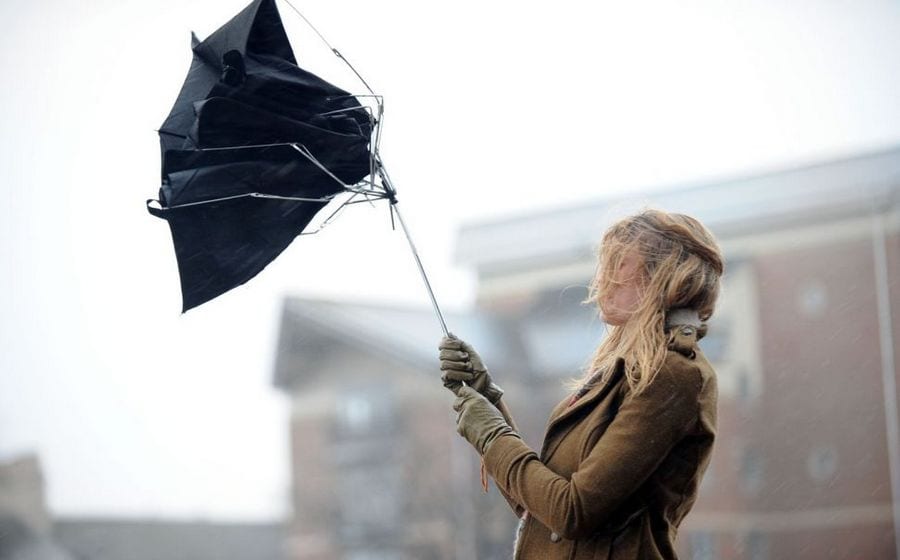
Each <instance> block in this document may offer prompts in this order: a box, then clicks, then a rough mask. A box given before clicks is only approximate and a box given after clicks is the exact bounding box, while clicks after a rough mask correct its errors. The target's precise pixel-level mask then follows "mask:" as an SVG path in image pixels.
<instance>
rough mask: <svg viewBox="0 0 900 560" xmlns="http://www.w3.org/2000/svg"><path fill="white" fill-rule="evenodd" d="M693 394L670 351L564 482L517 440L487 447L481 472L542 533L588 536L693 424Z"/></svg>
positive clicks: (696, 388) (683, 364)
mask: <svg viewBox="0 0 900 560" xmlns="http://www.w3.org/2000/svg"><path fill="white" fill-rule="evenodd" d="M701 388H702V377H701V375H700V372H699V369H698V368H697V367H696V366H694V365H693V364H692V363H690V362H689V361H688V360H686V359H684V358H683V357H681V356H680V355H678V356H677V357H673V355H672V352H670V353H669V355H668V356H667V360H666V363H665V364H664V366H663V368H662V369H661V370H660V371H659V373H657V375H656V378H655V379H654V380H653V381H652V382H651V383H650V384H649V385H648V386H647V387H646V388H645V389H644V390H643V391H641V392H640V393H637V394H632V395H629V396H628V397H626V399H625V400H624V401H623V402H622V405H621V407H620V408H619V411H618V413H617V414H616V417H615V418H614V419H613V421H612V422H611V423H610V425H609V427H608V428H607V430H606V432H605V433H604V434H603V435H602V436H601V437H600V439H599V440H598V441H597V443H596V444H595V445H594V448H593V449H592V450H591V452H590V453H589V454H588V456H587V457H586V458H585V459H584V460H583V461H582V462H581V464H580V465H579V467H578V470H577V471H576V472H574V473H573V474H572V477H571V479H566V478H565V477H563V476H560V475H558V474H556V473H555V472H553V471H552V470H550V469H549V468H547V466H545V465H544V464H543V463H541V461H540V459H539V458H538V455H537V453H535V452H534V451H533V450H532V449H531V448H530V447H528V446H527V445H526V444H525V443H524V442H523V441H522V440H521V439H520V438H518V437H514V436H509V435H505V436H501V437H500V438H498V439H497V440H496V441H494V442H493V443H492V444H491V445H490V446H489V447H488V449H487V452H486V453H485V455H484V459H485V465H486V466H487V469H488V472H489V473H490V474H491V476H492V477H493V478H494V480H495V481H496V483H497V486H498V487H499V488H502V491H503V494H504V496H509V499H512V500H513V501H515V502H516V503H519V504H521V505H522V506H523V507H524V508H525V509H526V510H528V512H529V514H530V515H533V516H534V517H535V518H537V520H538V521H540V522H541V523H542V524H544V525H545V526H546V527H548V528H550V529H551V530H552V531H554V532H556V533H558V534H559V535H561V536H562V537H564V538H567V539H578V538H583V537H587V536H590V535H592V534H594V533H596V532H597V531H598V530H599V529H600V528H601V527H602V526H603V524H604V523H605V522H606V521H607V520H608V518H609V516H610V514H612V513H613V512H614V511H615V510H616V508H617V507H618V506H619V505H620V504H621V503H622V502H623V501H624V500H625V499H626V498H628V496H630V495H631V494H632V493H633V492H635V491H636V490H637V489H638V488H639V487H640V486H641V485H642V484H643V483H644V481H646V480H647V479H648V478H649V477H650V475H651V474H652V473H653V472H654V471H655V470H656V468H657V467H658V466H659V464H660V463H661V462H662V461H663V459H665V457H666V455H668V453H669V451H671V449H672V448H673V447H674V446H675V444H676V443H678V441H679V440H681V439H682V438H683V437H684V436H685V435H686V433H687V432H688V431H689V429H690V427H691V426H692V425H693V423H694V422H696V421H697V418H698V413H699V398H698V396H699V393H700V390H701Z"/></svg>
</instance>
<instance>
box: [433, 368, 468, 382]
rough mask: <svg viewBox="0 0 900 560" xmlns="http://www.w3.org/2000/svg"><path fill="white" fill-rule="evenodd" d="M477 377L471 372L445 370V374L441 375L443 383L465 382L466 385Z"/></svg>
mask: <svg viewBox="0 0 900 560" xmlns="http://www.w3.org/2000/svg"><path fill="white" fill-rule="evenodd" d="M474 377H475V375H474V374H472V372H469V371H459V370H458V369H448V370H444V373H443V374H442V375H441V381H443V382H445V383H446V382H447V381H457V382H458V381H465V382H466V383H468V382H470V381H472V379H473V378H474Z"/></svg>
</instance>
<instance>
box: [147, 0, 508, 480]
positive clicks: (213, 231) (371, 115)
mask: <svg viewBox="0 0 900 560" xmlns="http://www.w3.org/2000/svg"><path fill="white" fill-rule="evenodd" d="M288 5H290V6H291V8H293V9H294V10H295V11H296V12H297V14H298V15H299V16H300V17H301V18H303V20H304V21H306V23H307V24H309V25H310V27H312V24H311V23H310V22H309V20H307V19H306V18H305V17H303V14H301V13H300V12H299V11H297V10H296V8H294V7H293V5H291V4H290V2H288ZM312 28H313V30H314V31H315V32H316V33H317V34H318V35H319V37H320V38H321V39H322V40H323V41H324V42H325V43H326V44H328V42H327V41H325V38H324V37H323V36H322V35H321V33H319V32H318V31H317V30H316V29H315V27H312ZM328 46H329V48H331V50H332V52H333V53H334V54H335V55H337V57H338V58H340V59H341V60H343V61H344V62H345V63H347V65H348V66H349V67H350V69H351V70H352V71H353V73H354V74H356V77H357V78H359V79H360V81H361V82H362V83H363V85H364V86H365V87H366V89H367V90H368V91H369V94H370V95H366V96H359V95H351V94H350V93H349V92H347V91H344V90H342V89H340V88H338V87H336V86H334V85H332V84H330V83H328V82H326V81H325V80H323V79H321V78H319V77H318V76H316V75H314V74H312V73H310V72H309V71H307V70H304V69H302V68H300V67H299V66H298V64H297V59H296V58H295V57H294V53H293V50H292V49H291V45H290V42H289V41H288V38H287V34H286V32H285V30H284V26H283V25H282V22H281V17H280V15H279V13H278V9H277V7H276V6H275V2H274V0H254V1H253V2H252V3H251V4H250V5H249V6H247V7H246V8H245V9H244V10H243V11H241V12H240V13H239V14H238V15H236V16H235V17H234V18H232V19H231V21H229V22H228V23H226V24H225V25H223V26H222V27H221V28H219V29H218V30H216V31H215V32H214V33H213V34H212V35H210V36H209V37H208V38H207V39H206V40H205V41H202V42H201V41H199V40H198V39H197V37H196V36H192V51H193V60H192V62H191V67H190V70H189V71H188V75H187V78H186V80H185V82H184V85H183V86H182V89H181V92H180V93H179V94H178V97H177V99H176V101H175V105H174V106H173V107H172V111H171V112H170V113H169V116H168V117H167V118H166V120H165V122H164V123H163V124H162V126H161V127H160V129H159V138H160V148H161V151H162V185H161V188H160V190H159V199H158V200H153V199H151V200H148V201H147V209H148V211H149V212H150V213H151V214H152V215H154V216H157V217H159V218H163V219H165V220H167V221H168V223H169V227H170V229H171V232H172V239H173V242H174V245H175V256H176V259H177V261H178V271H179V275H180V277H181V291H182V310H183V311H187V310H189V309H192V308H194V307H196V306H198V305H201V304H203V303H205V302H207V301H209V300H211V299H213V298H215V297H217V296H219V295H221V294H223V293H225V292H227V291H228V290H231V289H232V288H235V287H237V286H239V285H241V284H244V283H245V282H247V281H248V280H250V279H251V278H253V277H254V276H256V275H257V274H258V273H259V272H260V271H262V269H263V268H265V267H266V265H268V264H269V263H270V262H272V260H274V259H275V258H276V257H277V256H278V255H279V254H281V252H282V251H284V250H285V249H286V248H287V246H288V245H290V243H291V242H292V241H293V240H294V238H296V237H297V236H298V235H303V234H305V233H315V232H305V231H304V230H305V229H306V227H307V226H308V225H309V223H310V222H311V221H312V219H313V218H314V217H315V215H316V214H317V213H318V212H319V211H320V210H322V209H323V208H324V207H325V206H326V205H327V204H329V203H330V202H332V201H335V200H337V199H338V197H341V196H343V197H345V198H344V199H343V201H342V202H341V204H340V205H339V206H338V208H337V209H336V210H335V211H334V212H332V214H331V215H330V216H329V217H328V218H327V219H326V220H325V221H324V222H323V226H324V224H327V223H328V222H329V221H330V220H331V218H333V217H334V216H335V215H336V214H337V212H339V211H340V210H341V209H342V208H344V207H345V206H347V205H349V204H356V203H360V202H371V201H373V200H379V199H384V200H388V201H389V202H390V209H391V218H392V219H393V217H394V216H395V215H396V216H397V219H398V221H399V222H400V225H401V227H402V229H403V232H404V234H405V236H406V239H407V241H408V243H409V246H410V249H411V250H412V254H413V257H414V258H415V261H416V265H417V266H418V268H419V272H420V274H421V276H422V279H423V280H424V282H425V287H426V289H427V291H428V295H429V297H430V298H431V303H432V306H433V307H434V311H435V314H436V315H437V318H438V320H439V321H440V324H441V329H442V330H443V332H444V334H445V335H446V334H448V330H447V325H446V323H445V322H444V319H443V316H442V315H441V311H440V308H439V307H438V304H437V301H436V299H435V297H434V292H433V291H432V289H431V285H430V283H429V281H428V277H427V275H426V274H425V269H424V268H423V267H422V261H421V259H420V258H419V255H418V252H417V251H416V247H415V245H414V244H413V241H412V237H411V236H410V234H409V230H408V229H407V227H406V224H405V223H404V221H403V217H402V216H401V214H400V211H399V209H398V208H397V198H396V190H395V189H394V186H393V184H392V182H391V180H390V176H389V175H388V173H387V170H386V169H385V167H384V165H383V162H382V161H381V158H380V156H379V152H378V147H379V139H380V127H381V120H382V116H383V109H384V108H383V103H382V100H381V97H380V96H378V95H375V94H374V92H372V89H371V88H370V87H369V86H368V84H367V83H366V82H365V80H363V79H362V77H361V76H360V75H359V73H358V72H356V70H355V69H354V68H353V66H352V65H350V63H349V62H348V61H347V59H346V58H344V56H343V55H341V53H340V52H339V51H338V50H337V49H335V48H333V47H331V45H328ZM361 97H365V98H367V99H368V100H370V101H374V103H375V108H374V109H373V108H372V107H371V106H369V105H364V104H363V103H361V102H360V98H361ZM320 229H321V227H320ZM497 406H498V408H499V409H500V411H501V412H502V413H503V415H504V416H505V417H506V419H507V420H508V422H509V423H510V424H511V425H512V426H513V427H515V424H514V422H513V420H512V417H511V415H510V413H509V410H508V408H507V407H506V405H505V403H504V402H503V401H502V400H501V401H498V403H497ZM482 484H483V486H484V489H485V491H487V479H486V471H485V468H484V464H483V463H482Z"/></svg>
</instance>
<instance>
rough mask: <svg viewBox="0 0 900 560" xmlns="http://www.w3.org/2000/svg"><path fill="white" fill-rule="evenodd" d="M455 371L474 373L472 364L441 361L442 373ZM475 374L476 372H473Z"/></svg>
mask: <svg viewBox="0 0 900 560" xmlns="http://www.w3.org/2000/svg"><path fill="white" fill-rule="evenodd" d="M450 369H455V370H456V371H468V372H472V364H471V363H470V362H456V361H451V360H441V371H446V370H450ZM472 373H473V374H474V372H472Z"/></svg>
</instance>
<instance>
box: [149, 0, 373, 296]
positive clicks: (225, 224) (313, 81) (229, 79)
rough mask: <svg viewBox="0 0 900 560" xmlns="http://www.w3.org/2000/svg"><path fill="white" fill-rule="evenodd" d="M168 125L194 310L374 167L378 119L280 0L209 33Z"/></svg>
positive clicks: (185, 279) (171, 184)
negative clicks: (294, 26)
mask: <svg viewBox="0 0 900 560" xmlns="http://www.w3.org/2000/svg"><path fill="white" fill-rule="evenodd" d="M192 50H193V61H192V63H191V68H190V70H189V71H188V75H187V78H186V80H185V82H184V85H183V86H182V89H181V92H180V93H179V94H178V98H177V100H176V101H175V105H174V106H173V108H172V111H171V112H170V113H169V116H168V117H167V118H166V120H165V122H164V123H163V125H162V126H161V127H160V130H159V137H160V147H161V150H162V186H161V188H160V191H159V204H160V206H161V208H155V207H151V206H149V205H148V209H149V210H150V212H151V214H153V215H155V216H158V217H161V218H164V219H166V220H167V221H168V222H169V226H170V229H171V231H172V238H173V241H174V244H175V254H176V258H177V260H178V270H179V273H180V276H181V288H182V299H183V311H187V310H188V309H191V308H193V307H196V306H198V305H200V304H202V303H205V302H207V301H209V300H211V299H213V298H215V297H217V296H219V295H221V294H223V293H224V292H226V291H228V290H230V289H232V288H234V287H236V286H239V285H241V284H243V283H245V282H247V281H248V280H250V279H251V278H253V277H254V276H256V275H257V274H258V273H259V272H260V271H261V270H262V269H263V268H265V267H266V265H268V264H269V263H270V262H272V260H273V259H275V257H277V256H278V255H279V254H280V253H281V252H282V251H283V250H284V249H285V248H287V246H288V245H289V244H290V243H291V241H293V239H294V238H295V237H296V236H297V235H299V234H300V233H302V232H303V230H304V228H306V226H307V225H309V222H310V221H311V220H312V219H313V217H314V216H315V214H316V213H317V212H318V211H319V210H321V209H322V208H323V207H324V206H325V205H326V204H327V203H328V202H329V200H330V199H331V198H333V197H334V196H335V195H337V194H339V193H341V192H343V191H345V190H346V188H345V185H354V184H356V183H358V182H360V181H361V180H362V179H363V178H365V177H366V175H368V174H369V173H370V171H371V169H372V168H373V167H372V154H371V151H370V145H371V136H372V127H373V123H372V119H371V116H370V113H369V112H368V111H367V110H366V109H365V108H364V107H363V106H362V105H361V104H360V103H359V101H358V100H357V99H356V98H355V97H353V96H352V95H350V94H349V93H348V92H346V91H344V90H342V89H340V88H338V87H335V86H333V85H332V84H330V83H328V82H326V81H324V80H322V79H321V78H319V77H317V76H315V75H314V74H312V73H310V72H308V71H306V70H304V69H302V68H300V67H299V66H298V65H297V60H296V58H295V57H294V53H293V50H292V49H291V46H290V43H289V41H288V38H287V34H286V33H285V30H284V27H283V25H282V22H281V17H280V16H279V14H278V9H277V7H276V6H275V2H274V0H255V1H254V2H253V3H251V4H250V5H249V6H247V7H246V8H245V9H244V10H243V11H241V12H240V13H239V14H238V15H237V16H235V17H234V18H233V19H232V20H231V21H229V22H228V23H226V24H225V25H224V26H222V27H221V28H220V29H218V30H217V31H215V32H214V33H213V34H212V35H210V36H209V37H208V38H207V39H206V40H205V41H203V42H200V41H198V40H197V38H196V36H194V37H193V44H192Z"/></svg>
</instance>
